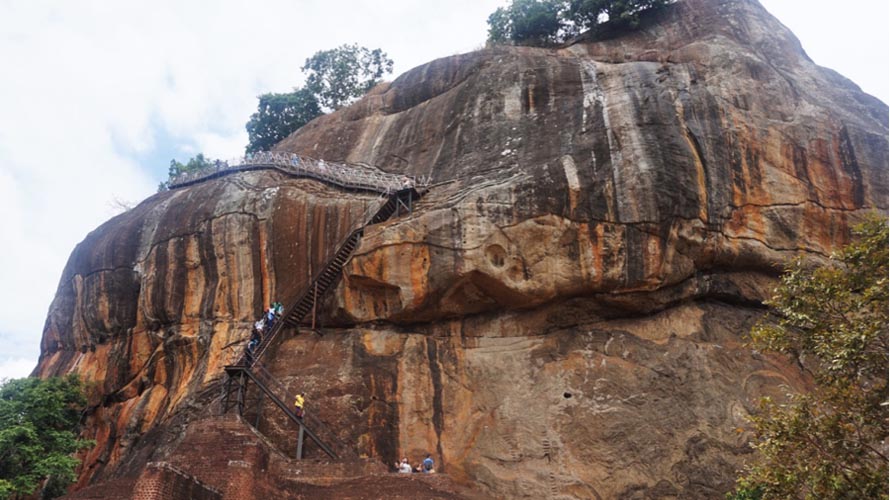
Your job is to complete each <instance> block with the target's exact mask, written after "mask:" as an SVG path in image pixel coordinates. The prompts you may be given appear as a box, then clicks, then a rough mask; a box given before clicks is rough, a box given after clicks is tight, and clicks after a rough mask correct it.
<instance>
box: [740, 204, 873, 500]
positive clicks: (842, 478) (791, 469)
mask: <svg viewBox="0 0 890 500" xmlns="http://www.w3.org/2000/svg"><path fill="white" fill-rule="evenodd" d="M854 235H855V236H856V238H857V239H856V241H855V242H854V243H852V244H850V245H849V246H847V247H846V248H844V250H843V251H842V252H841V253H840V254H839V255H837V256H834V257H833V258H832V260H831V262H830V264H829V265H827V266H825V267H820V268H816V269H811V268H809V267H807V266H805V265H804V263H803V261H801V260H800V259H798V260H795V261H793V262H792V263H791V264H790V265H788V266H787V269H786V271H785V274H784V275H783V277H782V280H781V283H780V285H779V287H778V288H777V290H776V293H775V296H774V297H773V298H772V299H771V301H770V302H769V305H770V306H771V307H772V308H773V310H774V317H772V318H769V319H765V320H764V321H761V322H760V323H759V324H758V325H757V326H756V327H755V328H754V330H753V331H752V341H753V344H754V345H755V346H758V347H760V348H763V349H768V350H772V351H778V352H780V353H784V354H787V355H790V356H792V357H794V358H795V359H797V360H798V361H799V362H800V363H801V365H802V366H805V367H806V368H807V369H808V370H809V371H811V373H812V375H813V380H814V381H815V384H816V387H815V389H814V390H813V391H811V392H810V393H808V394H802V395H794V396H791V399H790V402H788V403H785V404H778V403H775V402H772V401H771V400H769V399H765V400H764V401H763V402H762V404H761V412H759V413H758V414H757V415H755V416H754V417H753V418H752V421H753V424H754V429H755V434H756V438H757V439H756V443H755V447H756V449H757V450H758V451H759V458H758V460H757V461H756V462H755V463H754V464H752V465H751V466H750V467H749V469H748V470H747V472H746V474H745V476H744V477H743V478H741V479H740V481H739V488H738V490H737V491H736V492H735V493H733V495H735V496H730V497H729V498H739V499H741V498H764V499H768V498H850V499H853V498H857V499H858V498H884V499H886V498H887V481H888V473H887V437H888V413H887V389H888V384H887V370H888V306H890V304H888V266H887V261H888V228H887V221H886V220H885V219H881V218H877V217H875V218H872V219H870V220H868V221H867V222H865V223H864V224H862V225H861V226H858V227H857V228H856V229H855V231H854ZM744 495H748V496H744Z"/></svg>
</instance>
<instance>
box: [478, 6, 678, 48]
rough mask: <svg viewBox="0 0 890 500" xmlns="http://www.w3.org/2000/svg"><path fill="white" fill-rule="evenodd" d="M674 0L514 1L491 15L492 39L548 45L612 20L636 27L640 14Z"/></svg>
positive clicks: (489, 17) (620, 26) (618, 23)
mask: <svg viewBox="0 0 890 500" xmlns="http://www.w3.org/2000/svg"><path fill="white" fill-rule="evenodd" d="M673 1H674V0H512V1H511V3H510V5H509V6H507V7H499V8H498V9H497V10H495V11H494V12H493V13H492V14H491V15H490V16H488V39H489V41H491V42H495V43H513V44H516V45H548V44H552V43H557V42H563V41H565V40H567V39H568V38H570V37H572V36H575V35H578V34H580V33H581V32H582V31H584V30H591V29H595V28H597V27H598V26H600V25H601V24H603V23H606V22H608V23H609V25H610V26H612V27H616V28H623V29H626V28H633V27H636V26H637V24H638V23H639V16H640V13H642V12H644V11H647V10H651V9H655V8H659V7H663V6H665V5H667V4H669V3H672V2H673Z"/></svg>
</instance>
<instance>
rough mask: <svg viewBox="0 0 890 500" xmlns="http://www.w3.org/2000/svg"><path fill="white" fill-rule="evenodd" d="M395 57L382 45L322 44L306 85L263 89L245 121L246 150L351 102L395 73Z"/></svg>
mask: <svg viewBox="0 0 890 500" xmlns="http://www.w3.org/2000/svg"><path fill="white" fill-rule="evenodd" d="M392 66H393V61H392V59H389V58H388V57H387V55H386V53H385V52H383V51H382V50H380V49H373V50H371V49H368V48H366V47H360V46H359V45H357V44H352V45H341V46H340V47H337V48H335V49H330V50H321V51H318V52H316V53H315V54H314V55H313V56H312V57H310V58H308V59H306V63H305V64H304V65H303V67H302V68H301V69H302V71H303V72H304V73H308V77H307V78H306V86H305V87H304V88H295V89H294V91H293V92H290V93H286V94H263V95H261V96H260V97H259V100H260V102H259V105H258V106H257V112H256V113H254V114H253V115H251V117H250V121H248V122H247V135H248V144H247V152H248V153H254V152H257V151H266V150H269V149H271V148H272V146H274V145H275V144H277V143H278V142H280V141H281V140H282V139H284V138H285V137H287V136H288V135H290V134H292V133H293V132H295V131H296V130H297V129H299V128H300V127H302V126H303V125H305V124H307V123H309V122H310V121H312V119H314V118H315V117H317V116H320V115H322V114H324V113H323V112H324V111H325V110H327V111H331V110H337V109H340V108H341V107H343V106H346V105H347V104H350V103H352V102H353V101H355V100H356V99H358V98H359V97H361V96H363V95H364V94H365V93H367V92H368V91H369V90H371V88H373V87H374V86H375V85H377V84H378V83H380V78H381V77H382V76H383V74H384V73H392Z"/></svg>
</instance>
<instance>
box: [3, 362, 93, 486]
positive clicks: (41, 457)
mask: <svg viewBox="0 0 890 500" xmlns="http://www.w3.org/2000/svg"><path fill="white" fill-rule="evenodd" d="M85 404H86V399H85V398H84V395H83V392H82V390H81V386H80V382H79V380H78V379H77V377H75V376H73V375H72V376H68V377H65V378H50V379H46V380H41V379H38V378H22V379H14V380H8V381H6V382H4V383H3V385H2V386H0V498H2V499H6V498H10V497H11V496H21V495H30V494H32V493H34V491H35V490H36V489H37V488H38V486H39V485H40V484H41V483H42V482H43V481H46V483H45V486H44V493H55V494H62V493H64V488H65V487H66V486H67V485H69V484H71V483H72V482H73V481H74V479H75V475H74V469H75V467H76V466H77V464H78V463H79V461H78V460H77V459H76V458H74V457H73V456H71V455H72V453H74V452H76V451H78V450H81V449H84V448H88V447H90V446H92V445H93V443H92V442H91V441H86V440H82V439H78V438H77V437H76V430H77V426H78V423H79V422H80V414H81V410H82V409H83V407H84V405H85ZM47 490H52V491H47Z"/></svg>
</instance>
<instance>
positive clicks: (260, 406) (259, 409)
mask: <svg viewBox="0 0 890 500" xmlns="http://www.w3.org/2000/svg"><path fill="white" fill-rule="evenodd" d="M262 414H263V391H260V399H259V400H258V401H257V404H256V421H255V422H254V424H253V427H254V428H255V429H259V428H260V416H261V415H262Z"/></svg>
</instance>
